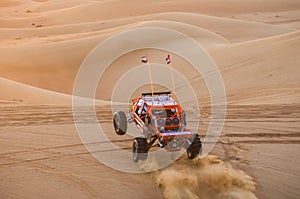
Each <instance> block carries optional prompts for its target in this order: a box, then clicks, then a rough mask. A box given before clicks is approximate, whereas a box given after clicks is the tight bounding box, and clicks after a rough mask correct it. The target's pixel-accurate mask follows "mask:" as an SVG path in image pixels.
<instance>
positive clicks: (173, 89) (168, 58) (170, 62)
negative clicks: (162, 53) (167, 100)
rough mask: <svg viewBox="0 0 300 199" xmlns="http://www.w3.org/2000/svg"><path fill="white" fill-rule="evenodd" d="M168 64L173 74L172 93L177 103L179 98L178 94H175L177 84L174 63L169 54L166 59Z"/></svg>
mask: <svg viewBox="0 0 300 199" xmlns="http://www.w3.org/2000/svg"><path fill="white" fill-rule="evenodd" d="M166 63H167V64H168V65H169V66H170V73H171V78H172V93H173V97H174V100H175V101H177V97H176V93H175V83H174V74H173V67H172V61H171V56H170V55H169V54H168V56H167V58H166Z"/></svg>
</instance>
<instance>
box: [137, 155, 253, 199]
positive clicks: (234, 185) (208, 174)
mask: <svg viewBox="0 0 300 199" xmlns="http://www.w3.org/2000/svg"><path fill="white" fill-rule="evenodd" d="M145 163H146V162H145ZM145 163H144V164H143V166H142V167H143V168H146V169H149V168H153V167H155V165H156V164H155V162H153V161H149V162H147V164H145ZM152 176H153V178H154V180H155V182H156V184H157V186H159V187H161V188H162V190H163V194H164V197H165V198H167V199H190V198H198V199H214V198H216V199H255V198H256V196H255V195H254V193H253V191H254V190H255V186H256V184H255V182H254V181H253V179H252V178H251V177H250V176H248V175H247V174H245V173H244V172H243V171H241V170H238V169H234V168H232V167H231V166H230V165H229V164H225V163H224V162H223V161H221V160H220V159H218V158H217V156H214V155H208V156H206V157H204V158H200V157H199V158H195V159H194V160H188V159H181V160H178V161H176V162H175V163H174V164H172V165H171V166H169V167H167V168H165V169H163V170H160V171H157V172H154V173H152Z"/></svg>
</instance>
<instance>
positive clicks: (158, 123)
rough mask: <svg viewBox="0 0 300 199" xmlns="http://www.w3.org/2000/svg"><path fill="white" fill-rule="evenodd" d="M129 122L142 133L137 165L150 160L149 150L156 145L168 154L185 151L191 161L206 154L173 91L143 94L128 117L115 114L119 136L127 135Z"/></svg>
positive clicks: (136, 145) (135, 143)
mask: <svg viewBox="0 0 300 199" xmlns="http://www.w3.org/2000/svg"><path fill="white" fill-rule="evenodd" d="M128 123H134V124H135V125H136V127H137V128H138V129H139V130H140V136H138V137H136V138H135V139H134V141H133V146H132V152H133V161H134V162H137V161H139V160H145V159H147V156H148V151H149V150H150V148H151V147H152V146H153V145H154V143H156V142H157V145H158V146H159V147H161V148H165V149H166V150H168V151H179V150H181V149H182V148H185V149H186V150H187V156H188V158H189V159H193V158H195V157H197V156H198V155H199V153H201V151H202V143H201V140H200V137H199V135H198V134H194V133H192V132H191V131H190V130H189V129H187V128H186V115H185V112H184V110H183V109H182V107H181V106H180V105H179V104H178V103H177V102H176V101H175V100H174V99H173V98H172V97H171V92H154V93H142V96H141V97H139V98H134V99H132V106H131V110H130V113H129V114H128V115H126V114H125V112H123V111H116V112H115V113H114V115H113V125H114V129H115V132H116V133H117V134H118V135H124V134H125V133H126V132H127V124H128Z"/></svg>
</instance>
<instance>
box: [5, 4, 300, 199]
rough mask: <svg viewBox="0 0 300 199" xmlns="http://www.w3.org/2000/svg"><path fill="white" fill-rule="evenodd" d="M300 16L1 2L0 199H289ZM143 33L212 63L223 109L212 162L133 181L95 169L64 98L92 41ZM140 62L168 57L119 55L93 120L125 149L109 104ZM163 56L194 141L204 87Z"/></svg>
mask: <svg viewBox="0 0 300 199" xmlns="http://www.w3.org/2000/svg"><path fill="white" fill-rule="evenodd" d="M299 10H300V3H299V1H296V0H265V1H263V2H262V1H259V0H244V1H239V0H215V1H211V0H204V1H193V0H188V1H168V0H165V1H161V0H154V1H143V2H141V1H137V0H130V1H126V2H125V1H121V0H116V1H98V0H76V1H73V0H72V1H71V0H65V1H60V0H31V1H29V0H28V1H23V0H2V1H0V54H1V59H0V77H1V78H0V91H1V93H0V110H1V111H0V137H1V138H0V144H1V146H2V147H1V150H0V154H1V158H0V170H1V172H0V173H1V174H0V182H1V183H0V197H1V198H66V197H72V198H119V197H124V198H163V197H165V198H256V197H257V198H295V199H296V198H299V196H300V192H299V188H298V185H299V184H300V180H299V179H300V178H299V167H298V166H297V165H299V163H300V162H299V160H300V157H299V154H298V153H297V152H298V151H299V143H300V135H299V128H300V126H299V118H300V112H299V110H300V109H299V99H300V92H299V91H300V90H299V85H300V80H299V77H298V76H299V74H300V71H299V70H300V69H299V63H300V60H299V56H298V54H299V53H298V52H299V51H300V49H299V48H300V32H299V29H300V15H299V13H300V12H299ZM141 27H165V28H170V29H173V30H177V31H180V32H182V33H184V34H186V35H188V36H190V37H191V38H193V39H195V40H196V41H197V42H199V43H200V44H201V45H203V47H204V48H205V49H206V50H207V51H208V52H209V54H210V56H211V57H212V58H213V60H214V61H215V62H216V64H217V66H218V68H219V70H220V72H221V75H222V78H223V81H224V84H225V88H226V93H227V102H228V105H227V116H226V122H225V126H224V129H223V132H222V135H221V137H220V139H219V141H218V143H217V145H216V146H215V148H214V150H213V151H212V152H211V154H214V155H216V156H211V155H210V156H207V157H206V158H202V159H201V158H199V159H196V160H195V161H193V162H191V161H187V160H186V157H185V156H182V157H181V158H180V159H179V160H178V161H176V162H175V163H174V164H173V165H171V166H170V167H168V168H165V169H163V170H161V171H157V172H155V173H152V174H141V175H134V174H127V173H121V172H118V171H115V170H113V169H111V168H108V167H106V166H104V165H103V164H101V163H99V162H98V161H96V160H95V159H94V158H92V156H91V155H90V154H89V153H88V152H87V151H86V149H85V148H84V147H83V145H82V144H81V142H80V139H78V134H77V132H76V128H75V125H74V118H73V115H72V107H71V95H70V94H72V91H73V84H74V80H75V77H76V73H77V71H78V69H79V67H80V64H81V63H82V61H83V60H84V58H85V57H86V56H87V55H88V53H89V52H90V51H91V50H92V49H93V48H94V47H95V46H96V45H97V44H99V43H100V42H101V41H104V40H105V39H107V38H109V37H110V36H112V35H114V34H117V33H119V32H121V31H125V30H130V29H132V28H141ZM156 42H174V43H176V41H156ZM145 53H147V54H148V55H149V56H150V57H151V59H152V60H153V61H154V62H158V63H160V60H162V58H161V56H162V55H161V54H165V53H166V52H161V51H157V50H149V49H143V50H137V51H134V52H130V53H127V54H125V55H122V56H121V57H119V58H118V59H117V60H115V61H114V62H113V63H112V64H111V65H110V66H109V67H108V69H107V70H106V71H105V73H104V76H103V77H102V78H101V79H100V81H99V85H98V89H97V93H96V98H97V99H99V100H98V101H97V102H96V104H97V105H96V107H95V110H96V112H97V116H98V120H99V121H98V122H99V123H100V124H101V125H102V126H103V129H104V130H105V133H106V134H107V136H108V137H109V138H110V139H111V140H112V141H113V142H114V143H116V144H117V145H119V146H120V147H121V149H124V150H130V147H131V144H132V142H131V137H129V136H127V137H126V138H120V137H117V136H116V135H114V134H113V133H112V132H113V129H112V125H111V117H112V110H111V107H110V106H109V102H108V101H109V100H111V96H112V93H113V88H114V85H115V84H116V82H117V81H118V80H119V79H120V78H121V76H122V74H124V73H125V72H126V71H129V70H130V69H132V68H133V67H134V66H136V65H137V64H139V63H140V60H139V59H140V57H141V55H144V54H145ZM172 57H173V59H174V60H176V62H174V64H173V67H174V68H175V69H176V70H177V71H178V72H180V73H181V74H183V75H184V76H185V78H186V79H187V80H188V81H189V83H190V84H191V87H192V88H193V89H194V90H195V91H196V95H197V97H198V103H199V108H200V110H201V118H200V121H198V119H197V117H196V114H194V113H193V111H192V110H193V109H194V106H195V105H193V104H189V103H188V102H185V103H184V104H185V105H187V107H186V108H187V112H188V113H190V115H189V117H188V120H189V121H188V122H189V123H190V124H191V125H193V124H198V123H199V122H200V129H193V130H195V131H197V132H199V133H200V135H201V136H202V137H203V138H204V137H205V133H206V129H207V127H208V125H209V123H210V122H211V118H210V109H211V104H210V98H209V92H208V90H207V86H206V85H205V83H204V81H203V77H201V76H200V75H199V74H196V73H195V69H193V68H192V66H191V65H190V64H189V63H188V62H186V60H184V59H182V58H181V57H179V56H175V55H174V56H172ZM120 66H121V67H120ZM182 66H184V67H182ZM213 72H215V71H212V73H213ZM204 75H209V74H204ZM185 85H186V84H184V83H183V82H180V81H179V80H177V81H176V88H175V89H176V92H177V93H178V94H180V95H182V96H185V95H188V93H187V92H186V86H185ZM145 88H147V86H145V87H141V88H139V89H140V90H143V89H145ZM155 88H157V89H161V87H155ZM101 100H108V101H106V102H104V101H101ZM123 106H126V105H123ZM93 108H94V107H93ZM125 108H127V106H126V107H125ZM83 114H85V112H83ZM89 117H90V115H86V118H85V120H84V121H85V122H92V120H90V118H89ZM101 153H103V154H105V155H109V151H107V150H104V151H101ZM221 160H222V161H221ZM144 166H145V165H144ZM146 166H147V165H146ZM148 166H149V165H148ZM249 176H251V177H252V178H251V177H249Z"/></svg>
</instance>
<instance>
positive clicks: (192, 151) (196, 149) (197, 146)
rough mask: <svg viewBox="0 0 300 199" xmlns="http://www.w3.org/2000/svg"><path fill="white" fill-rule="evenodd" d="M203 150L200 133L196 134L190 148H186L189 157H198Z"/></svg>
mask: <svg viewBox="0 0 300 199" xmlns="http://www.w3.org/2000/svg"><path fill="white" fill-rule="evenodd" d="M201 151H202V143H201V140H200V137H199V135H198V134H195V137H194V140H193V142H192V144H191V145H190V146H189V148H188V149H187V150H186V152H187V156H188V158H189V159H194V158H196V157H197V156H198V155H199V153H200V152H201Z"/></svg>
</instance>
